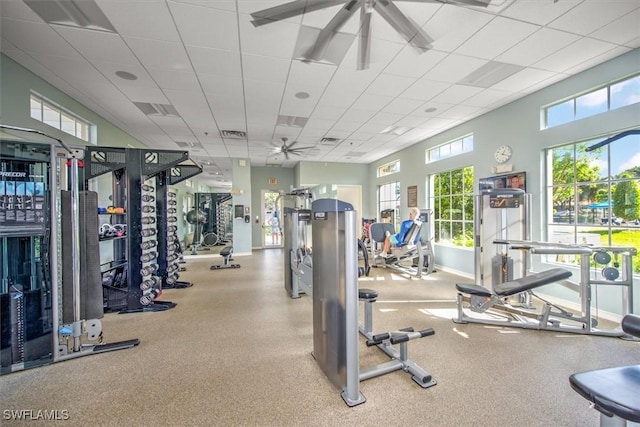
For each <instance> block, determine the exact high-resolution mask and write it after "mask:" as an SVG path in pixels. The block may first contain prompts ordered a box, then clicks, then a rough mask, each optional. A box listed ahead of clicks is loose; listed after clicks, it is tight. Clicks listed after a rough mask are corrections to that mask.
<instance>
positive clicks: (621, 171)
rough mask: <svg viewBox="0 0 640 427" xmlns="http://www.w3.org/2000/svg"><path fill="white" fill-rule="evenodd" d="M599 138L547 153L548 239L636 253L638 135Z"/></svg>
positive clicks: (639, 238) (639, 266) (639, 263)
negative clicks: (627, 248) (601, 143)
mask: <svg viewBox="0 0 640 427" xmlns="http://www.w3.org/2000/svg"><path fill="white" fill-rule="evenodd" d="M603 139H604V138H600V139H593V140H588V141H579V142H575V143H571V144H566V145H563V146H560V147H556V148H552V149H549V150H547V183H548V185H547V208H548V212H547V215H548V226H547V233H548V236H547V240H548V241H550V242H560V243H579V244H583V243H587V244H592V245H596V246H633V247H636V248H638V249H640V135H631V136H627V137H625V138H621V139H619V140H617V141H614V142H613V143H611V144H609V145H607V146H604V147H601V148H598V149H596V150H593V151H586V148H587V147H590V146H592V145H593V144H595V143H597V142H599V141H602V140H603ZM634 270H635V272H636V273H640V257H635V259H634Z"/></svg>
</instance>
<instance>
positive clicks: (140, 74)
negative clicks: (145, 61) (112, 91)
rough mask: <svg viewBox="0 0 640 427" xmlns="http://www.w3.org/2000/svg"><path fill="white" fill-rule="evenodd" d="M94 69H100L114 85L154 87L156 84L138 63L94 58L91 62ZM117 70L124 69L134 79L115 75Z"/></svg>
mask: <svg viewBox="0 0 640 427" xmlns="http://www.w3.org/2000/svg"><path fill="white" fill-rule="evenodd" d="M91 63H92V64H93V66H94V67H95V69H96V70H100V73H102V74H103V75H104V76H105V77H106V78H107V79H109V81H110V82H111V83H113V84H114V85H115V86H121V85H124V86H127V87H130V86H144V87H152V88H156V87H158V85H157V84H156V82H155V81H154V80H153V79H152V78H151V76H150V75H149V74H148V73H147V70H146V69H145V68H144V67H142V66H141V65H140V64H119V63H114V62H104V61H97V60H94V61H92V62H91ZM117 71H126V72H128V73H131V74H133V75H135V76H136V77H137V79H136V80H125V79H122V78H120V77H118V76H117V75H116V72H117Z"/></svg>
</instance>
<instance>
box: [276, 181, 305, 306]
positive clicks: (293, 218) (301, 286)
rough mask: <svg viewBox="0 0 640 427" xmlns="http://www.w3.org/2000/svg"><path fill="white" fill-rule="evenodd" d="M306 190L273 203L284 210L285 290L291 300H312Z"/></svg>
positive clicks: (298, 190)
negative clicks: (303, 298) (301, 298)
mask: <svg viewBox="0 0 640 427" xmlns="http://www.w3.org/2000/svg"><path fill="white" fill-rule="evenodd" d="M312 198H313V196H312V195H311V193H310V192H309V190H307V189H294V190H292V191H291V192H290V193H287V194H282V195H280V196H278V198H277V199H276V206H279V204H278V203H279V202H282V204H283V205H284V204H285V202H288V203H287V204H288V205H289V206H283V208H282V210H283V239H282V240H283V242H282V243H283V247H284V254H285V255H284V288H285V290H286V291H287V294H289V296H290V297H291V298H300V294H303V293H304V294H306V295H309V296H312V288H313V258H312V252H311V246H312V243H311V209H309V208H310V205H311V199H312Z"/></svg>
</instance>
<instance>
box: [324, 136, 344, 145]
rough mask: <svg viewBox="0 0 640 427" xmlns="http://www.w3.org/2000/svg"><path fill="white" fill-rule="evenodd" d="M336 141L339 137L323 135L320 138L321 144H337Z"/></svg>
mask: <svg viewBox="0 0 640 427" xmlns="http://www.w3.org/2000/svg"><path fill="white" fill-rule="evenodd" d="M338 142H340V138H329V137H324V138H322V139H321V140H320V143H321V144H337V143H338Z"/></svg>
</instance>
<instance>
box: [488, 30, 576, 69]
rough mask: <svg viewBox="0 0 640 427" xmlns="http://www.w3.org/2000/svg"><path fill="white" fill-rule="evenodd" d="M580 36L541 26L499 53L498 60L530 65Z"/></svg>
mask: <svg viewBox="0 0 640 427" xmlns="http://www.w3.org/2000/svg"><path fill="white" fill-rule="evenodd" d="M579 38H580V37H579V36H577V35H575V34H571V33H566V32H564V31H558V30H554V29H550V28H541V29H540V30H539V31H536V32H535V33H534V34H532V35H531V36H529V37H527V38H526V39H524V40H523V41H521V42H520V43H518V44H517V45H515V46H514V47H512V48H511V49H509V50H507V51H506V52H504V53H503V54H501V55H498V57H497V58H496V61H499V62H505V63H508V64H516V65H524V66H529V65H531V64H534V63H535V62H537V61H540V60H541V59H543V58H545V57H547V56H548V55H551V54H552V53H554V52H556V51H558V50H560V49H562V48H563V47H565V46H568V45H570V44H571V43H573V42H575V41H576V40H578V39H579Z"/></svg>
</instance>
